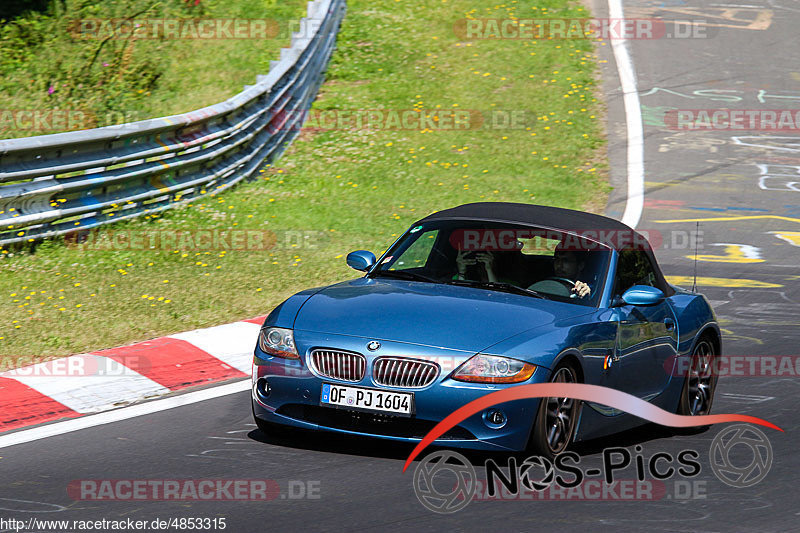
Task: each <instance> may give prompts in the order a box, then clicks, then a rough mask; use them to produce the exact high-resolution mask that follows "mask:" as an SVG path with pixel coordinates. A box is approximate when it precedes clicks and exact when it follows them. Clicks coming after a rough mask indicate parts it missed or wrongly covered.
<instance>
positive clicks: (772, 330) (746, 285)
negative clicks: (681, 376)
mask: <svg viewBox="0 0 800 533" xmlns="http://www.w3.org/2000/svg"><path fill="white" fill-rule="evenodd" d="M739 4H740V5H742V6H748V7H741V8H735V7H731V6H735V5H737V2H736V1H735V0H726V2H725V3H724V5H722V4H720V3H716V4H715V3H713V2H699V1H697V0H692V1H691V2H683V1H682V0H672V1H669V0H665V1H661V0H652V1H649V0H635V1H634V0H627V1H626V2H625V10H626V12H625V14H626V16H627V17H658V18H663V19H667V20H669V19H675V18H678V19H682V20H685V19H695V20H698V19H703V20H704V21H705V23H704V24H703V25H702V27H703V28H704V29H705V30H707V31H706V32H705V38H699V37H696V38H685V39H666V38H665V39H653V40H647V39H642V40H632V41H629V46H630V50H631V52H632V57H633V61H634V65H635V69H636V75H637V84H638V94H639V99H640V104H641V106H642V113H643V118H644V139H645V140H644V153H645V159H644V160H645V190H646V196H645V207H644V212H643V215H642V218H641V221H640V222H639V224H638V226H637V229H639V230H640V231H641V230H649V231H651V232H653V233H654V234H656V233H657V234H659V235H660V237H661V240H662V242H663V243H664V244H663V245H662V246H657V245H656V255H657V257H658V259H659V262H660V263H661V266H662V269H663V271H664V272H665V274H667V275H668V276H682V277H684V278H685V280H681V281H679V282H678V284H680V285H683V286H691V277H692V276H693V273H694V261H693V259H692V258H693V256H694V248H693V247H692V246H691V245H689V244H687V241H686V239H685V238H684V237H685V236H686V235H690V234H691V232H694V231H695V230H696V229H697V226H696V225H697V220H698V219H701V220H700V227H699V231H700V232H701V236H702V244H700V245H699V250H698V253H699V258H700V259H701V260H699V261H698V262H697V275H698V279H699V280H700V282H699V283H698V285H699V289H700V291H701V292H704V293H705V294H706V295H707V296H708V298H709V299H710V300H712V302H713V304H714V307H715V310H716V312H717V315H718V318H719V320H720V325H721V327H722V328H724V330H723V331H724V337H723V347H724V350H723V351H724V353H725V354H726V355H735V356H791V355H795V354H797V353H798V352H799V351H800V350H798V341H799V340H800V334H798V332H797V331H798V326H800V288H798V287H800V284H798V279H800V275H798V274H800V272H798V270H799V269H798V259H799V258H800V248H798V246H800V183H798V182H800V143H798V142H797V139H800V137H792V134H791V133H785V132H779V131H777V132H776V131H752V130H738V131H731V130H716V131H711V130H708V131H707V130H694V131H692V130H682V129H678V128H677V127H675V126H674V125H670V124H668V123H665V120H664V117H665V116H668V115H669V113H667V115H665V114H664V113H665V112H667V111H668V110H670V109H678V110H701V109H705V110H714V109H719V108H730V109H741V110H756V109H769V110H776V109H792V108H797V103H798V102H800V61H798V60H800V52H799V51H798V48H797V46H796V43H797V30H796V28H797V27H798V26H800V4H797V3H795V2H792V0H752V1H748V2H746V3H741V2H739ZM607 12H608V6H607V5H606V4H605V3H604V2H603V3H597V4H596V5H595V6H594V13H595V16H597V17H604V16H607ZM670 27H671V24H667V29H669V28H670ZM610 48H611V46H605V47H601V55H600V58H601V59H602V60H607V63H602V64H601V68H602V72H603V88H604V92H605V94H606V99H607V102H608V135H609V154H610V158H611V168H612V169H613V171H612V181H613V184H614V185H615V186H617V188H616V190H615V192H614V194H613V195H612V197H611V199H610V203H609V208H608V214H610V215H611V216H614V217H621V216H622V213H623V211H624V209H625V194H626V193H625V191H626V188H625V180H626V179H627V178H626V172H625V169H626V140H625V139H626V127H625V124H626V118H625V113H624V108H623V103H622V92H621V89H620V81H619V77H618V74H617V70H616V66H615V63H614V56H613V55H612V53H611V50H610ZM795 70H796V71H795ZM654 245H655V243H654ZM686 280H688V281H686ZM794 368H795V370H796V367H794ZM756 373H758V371H757V372H756ZM798 392H800V380H798V376H797V374H796V373H795V374H791V373H788V374H787V373H784V374H783V375H780V376H769V375H765V376H763V375H762V376H741V377H723V378H722V379H721V380H720V382H719V385H718V387H717V394H716V399H715V403H714V412H715V413H743V414H748V415H753V416H758V417H761V418H765V419H767V420H769V421H771V422H773V423H775V424H777V425H778V426H780V427H781V428H783V429H784V430H785V433H779V432H776V431H773V430H769V429H764V430H763V431H764V433H765V434H766V435H767V437H768V438H769V441H770V443H771V447H772V451H773V463H772V465H771V469H770V470H769V472H768V474H767V476H766V478H765V479H764V480H763V481H761V482H760V483H758V484H756V485H753V486H750V487H743V488H736V487H733V486H729V485H727V484H725V483H723V482H722V481H720V479H719V478H718V477H717V476H716V475H715V474H714V472H713V471H712V468H711V466H710V462H709V449H710V446H711V443H712V440H713V439H714V437H715V436H716V435H717V434H718V433H719V432H721V431H723V430H724V429H725V425H720V426H712V427H710V428H705V429H701V430H698V431H692V432H686V431H684V432H672V431H669V430H666V429H663V428H660V427H656V426H653V425H648V426H644V427H642V428H639V429H637V430H634V431H630V432H627V433H624V434H622V435H618V436H616V437H613V438H608V439H603V440H600V441H593V442H590V443H586V444H583V445H581V446H579V447H578V448H577V451H578V452H579V453H580V455H581V466H584V467H586V468H591V467H600V466H601V464H602V450H603V449H604V448H610V447H616V446H623V447H626V448H628V449H629V450H630V451H631V453H633V454H635V453H640V454H641V455H642V456H643V457H644V458H645V461H647V459H648V458H650V457H651V456H652V455H653V454H655V453H657V452H663V453H667V454H670V455H671V456H673V457H675V456H677V455H678V454H679V452H681V451H683V450H696V451H697V453H698V456H699V459H698V462H699V463H700V465H701V471H700V473H699V474H698V475H696V476H694V477H691V479H688V478H679V477H678V476H676V477H673V478H671V479H668V480H666V481H664V482H663V491H662V492H661V493H660V494H659V497H657V498H653V499H647V500H642V499H638V500H637V499H635V498H634V499H630V500H627V501H619V499H618V498H615V494H614V493H610V494H607V495H605V497H602V498H599V499H598V498H591V497H590V498H588V499H585V500H579V501H532V500H530V499H527V500H520V501H472V502H470V504H469V505H467V506H466V507H465V508H464V509H462V510H460V511H458V512H456V513H453V514H447V515H445V514H437V513H434V512H432V511H429V510H428V509H426V508H425V507H423V505H421V504H420V502H419V501H418V499H417V497H416V495H415V493H414V490H413V487H412V477H413V471H412V470H413V467H412V468H411V469H409V471H408V472H406V473H403V472H402V466H403V462H404V460H405V458H406V457H407V456H408V454H409V452H410V450H411V448H410V447H409V446H405V445H393V444H386V443H383V442H371V441H363V440H359V439H349V438H342V437H331V436H329V435H325V434H307V433H292V434H289V435H286V436H270V437H266V436H264V435H263V434H261V433H260V432H259V431H258V430H257V429H256V428H255V426H254V425H253V423H252V419H251V415H250V406H249V392H247V391H245V392H239V393H236V394H231V395H227V396H224V397H221V398H216V399H211V400H207V401H203V402H199V403H193V404H191V405H186V406H183V407H178V408H174V409H170V410H166V411H162V412H158V413H154V414H150V415H147V416H143V417H138V418H132V419H129V420H125V421H121V422H115V423H110V424H106V425H101V426H98V427H93V428H88V429H83V430H80V431H76V432H72V433H68V434H64V435H59V436H54V437H50V438H46V439H41V440H37V441H34V442H30V443H26V444H19V445H15V446H11V447H7V448H3V449H0V510H2V515H3V516H4V517H14V518H17V519H20V520H29V519H30V518H32V517H33V518H37V519H43V520H102V519H106V520H126V519H128V518H130V519H133V520H146V521H152V520H154V519H157V518H160V519H171V518H180V517H186V518H189V517H194V518H209V519H214V518H217V519H219V518H225V519H226V525H227V528H226V529H227V530H228V531H237V532H238V531H265V530H274V531H279V530H297V531H300V530H303V531H305V530H321V531H351V530H390V531H442V530H487V529H489V528H502V530H507V531H523V530H524V531H533V530H542V531H547V530H558V531H582V532H586V531H615V532H616V531H625V530H649V531H755V530H757V531H800V506H798V501H800V498H798V495H797V487H798V485H800V475H798V472H800V458H798V455H797V454H796V453H795V447H796V435H797V432H798V430H800V423H798V420H799V418H798V416H797V414H796V405H797V404H796V403H795V402H796V397H797V395H798ZM637 445H639V446H641V451H640V452H637V451H635V450H636V448H635V447H636V446H637ZM745 451H746V450H745ZM466 455H468V457H470V458H471V459H473V462H476V461H477V462H479V463H480V464H483V461H484V459H486V458H494V459H495V460H496V461H498V462H502V463H503V464H505V461H506V459H507V457H505V456H490V455H485V454H466ZM218 478H221V479H228V480H235V479H270V480H274V481H275V482H276V483H277V488H279V489H280V490H279V493H277V492H276V493H274V496H275V497H274V499H272V500H271V501H219V500H214V501H142V500H135V501H86V500H80V499H74V494H73V493H68V490H67V488H68V486H69V485H70V482H72V481H75V480H87V479H88V480H99V479H106V480H119V479H159V480H168V479H169V480H185V479H195V480H201V479H218ZM635 478H636V469H635V465H634V464H633V463H632V464H631V466H630V467H629V468H627V469H625V470H622V471H620V472H619V473H618V479H628V480H631V479H635ZM11 530H13V529H10V528H8V527H7V526H6V529H3V527H0V531H11ZM42 530H43V531H46V530H47V529H43V528H42ZM67 530H72V529H71V528H70V529H67ZM25 531H29V530H25Z"/></svg>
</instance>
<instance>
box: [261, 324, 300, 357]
mask: <svg viewBox="0 0 800 533" xmlns="http://www.w3.org/2000/svg"><path fill="white" fill-rule="evenodd" d="M258 347H259V348H261V351H262V352H264V353H267V354H269V355H274V356H275V357H283V358H284V359H300V356H299V355H298V354H297V348H295V345H294V333H293V332H292V330H290V329H286V328H264V329H262V330H261V333H259V335H258Z"/></svg>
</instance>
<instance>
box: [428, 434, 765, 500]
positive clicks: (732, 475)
mask: <svg viewBox="0 0 800 533" xmlns="http://www.w3.org/2000/svg"><path fill="white" fill-rule="evenodd" d="M734 448H735V449H734ZM772 459H773V452H772V445H771V444H770V442H769V439H768V438H767V436H766V435H765V434H764V433H763V432H761V431H760V430H758V429H756V428H755V427H753V426H750V425H747V424H737V425H734V426H730V427H727V428H725V429H724V430H722V431H720V432H719V433H718V434H717V435H716V436H715V437H714V439H713V440H712V442H711V446H710V448H709V462H710V463H711V469H712V470H713V472H714V474H715V475H716V477H717V478H718V479H719V480H720V481H722V482H723V483H725V484H726V485H730V486H732V487H736V488H746V487H751V486H753V485H755V484H757V483H759V482H761V481H762V480H763V479H764V478H765V477H766V476H767V473H769V470H770V468H771V467H772ZM534 470H539V471H543V475H542V476H539V477H537V476H534V475H533V473H532V471H534ZM534 478H536V479H534ZM553 479H554V470H553V464H552V463H551V462H550V461H548V460H547V459H544V458H541V457H529V458H528V459H526V460H525V461H524V462H523V463H522V464H521V465H520V469H519V481H520V483H521V484H522V485H523V486H525V487H526V488H528V489H529V490H534V491H542V490H545V489H547V488H548V487H550V485H551V484H552V483H553ZM413 482H414V492H415V493H416V495H417V499H419V501H420V503H422V505H424V506H425V507H426V508H428V509H430V510H431V511H433V512H435V513H442V514H449V513H455V512H456V511H460V510H461V509H463V508H464V507H466V506H467V505H469V502H470V501H472V499H473V497H474V496H475V492H476V490H477V488H478V478H477V474H476V471H475V467H474V466H473V465H472V463H470V462H469V460H468V459H467V458H466V457H464V456H463V455H461V454H460V453H456V452H454V451H450V450H442V451H437V452H434V453H432V454H430V455H427V456H426V457H425V458H424V459H422V460H421V461H420V462H419V463H418V464H417V466H416V468H415V469H414V480H413Z"/></svg>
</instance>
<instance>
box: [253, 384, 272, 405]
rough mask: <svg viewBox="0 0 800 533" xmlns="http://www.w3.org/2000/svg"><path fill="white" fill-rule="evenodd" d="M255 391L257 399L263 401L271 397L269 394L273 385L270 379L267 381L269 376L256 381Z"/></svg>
mask: <svg viewBox="0 0 800 533" xmlns="http://www.w3.org/2000/svg"><path fill="white" fill-rule="evenodd" d="M253 392H254V393H255V396H256V400H260V401H262V402H263V401H265V400H266V399H267V398H269V394H270V393H271V392H272V387H270V386H269V381H267V378H261V379H259V380H258V381H256V384H255V386H254V387H253Z"/></svg>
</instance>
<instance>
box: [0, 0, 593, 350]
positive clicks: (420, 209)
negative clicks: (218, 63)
mask: <svg viewBox="0 0 800 533" xmlns="http://www.w3.org/2000/svg"><path fill="white" fill-rule="evenodd" d="M466 16H471V17H476V18H507V17H512V16H514V17H519V18H524V17H527V16H552V17H557V18H564V17H586V16H588V14H587V13H586V11H585V10H584V9H583V8H582V7H580V6H579V5H577V4H571V3H567V2H566V1H565V0H539V1H532V0H515V1H511V0H509V1H508V2H507V3H505V4H503V6H493V7H492V6H489V7H486V4H485V3H483V2H480V1H479V0H437V1H429V2H424V3H422V2H399V1H394V0H392V1H385V0H384V1H380V2H376V1H374V0H351V1H350V2H349V4H348V15H347V18H346V19H345V23H344V26H343V29H342V32H341V34H340V37H339V45H338V50H337V52H336V53H335V55H334V58H333V62H332V64H331V66H330V68H329V70H328V81H327V82H326V83H325V85H324V86H323V88H322V91H321V94H320V97H319V99H318V100H317V102H316V104H315V109H316V110H319V111H325V112H326V113H333V112H334V111H337V112H340V113H343V114H345V115H347V116H352V115H353V112H354V110H376V109H383V110H409V109H419V110H424V113H425V114H433V113H434V112H436V111H439V112H445V111H448V112H450V111H453V110H476V111H480V117H483V119H484V124H483V125H482V126H481V127H480V128H478V127H476V125H477V122H475V121H472V120H471V122H470V124H471V125H472V128H471V129H455V128H453V127H451V128H444V127H442V128H426V129H422V130H420V129H415V128H414V129H387V128H385V127H384V128H378V129H366V128H361V129H356V128H353V127H343V128H341V129H338V128H334V129H330V128H328V126H329V125H330V122H326V121H325V120H320V117H319V116H317V115H315V116H312V120H311V121H310V126H319V128H318V129H313V128H309V129H307V130H305V131H304V132H303V133H302V135H301V136H300V137H299V138H298V139H297V140H296V141H295V143H294V144H293V145H292V147H291V148H290V149H289V150H288V151H287V152H286V154H285V155H284V156H283V158H282V159H281V160H280V161H279V162H278V165H277V166H275V167H270V168H264V169H262V170H261V171H260V174H259V178H258V179H257V180H254V181H253V182H250V183H246V184H242V185H240V186H238V187H236V188H235V189H234V190H232V191H229V192H225V193H223V194H221V195H219V196H216V197H209V198H207V199H205V200H202V201H197V202H195V203H194V204H193V205H191V206H189V207H186V208H181V209H176V210H174V211H171V212H167V213H164V214H163V215H160V216H151V217H146V218H145V219H141V220H138V221H133V222H128V223H121V224H118V225H115V226H113V227H111V228H109V230H110V231H114V232H125V231H130V232H133V233H132V234H140V233H141V232H147V233H148V235H155V234H158V235H161V236H163V235H172V236H174V235H175V234H176V232H177V231H182V230H199V229H202V230H231V229H237V230H241V229H245V230H253V231H262V230H266V231H270V232H274V234H275V235H277V238H278V239H277V240H278V244H277V245H276V246H274V247H273V248H271V249H268V250H265V251H247V250H222V249H219V247H214V246H207V245H206V247H204V248H200V249H183V248H182V247H181V246H178V245H177V244H175V245H173V246H174V248H173V247H170V248H168V249H159V247H158V246H157V247H156V249H153V250H124V249H123V250H91V249H87V250H83V249H80V248H79V247H74V246H72V247H71V246H67V245H65V244H64V243H63V242H57V241H53V242H46V243H43V244H42V245H40V246H39V247H38V248H37V249H36V251H35V253H34V254H30V253H27V252H26V253H23V254H19V253H6V254H5V258H4V259H2V260H0V337H3V339H2V340H0V354H8V355H26V356H27V355H37V356H38V355H42V356H55V355H63V354H67V353H76V352H84V351H89V350H96V349H100V348H105V347H110V346H115V345H120V344H124V343H128V342H134V341H139V340H144V339H148V338H152V337H156V336H159V335H164V334H169V333H174V332H178V331H184V330H188V329H192V328H199V327H207V326H212V325H217V324H221V323H225V322H230V321H234V320H239V319H243V318H248V317H253V316H257V315H263V314H266V313H267V312H269V311H270V310H271V309H272V308H273V307H274V306H275V305H276V304H278V303H279V302H280V301H281V300H282V299H284V298H286V297H287V296H289V295H290V294H292V293H294V292H296V291H298V290H301V289H303V288H308V287H313V286H320V285H323V284H327V283H331V282H335V281H339V280H344V279H348V278H353V277H355V276H356V273H355V272H354V271H352V270H350V269H348V268H347V266H346V265H345V263H344V256H345V255H346V253H347V252H349V251H351V250H353V249H359V248H366V249H370V250H373V251H375V252H380V251H381V250H383V249H385V247H386V246H388V245H389V244H390V243H391V242H392V241H393V240H394V238H395V237H396V236H398V235H399V234H400V233H401V232H403V231H404V230H405V229H406V228H407V227H408V226H409V225H410V223H412V222H413V221H414V220H416V219H418V218H422V217H423V216H425V215H427V214H428V213H430V212H432V211H436V210H440V209H443V208H447V207H451V206H454V205H458V204H461V203H466V202H473V201H483V200H487V201H488V200H491V201H516V202H533V203H541V204H550V205H559V206H563V207H570V208H578V209H586V210H592V211H601V210H602V208H603V206H604V204H605V198H606V194H607V192H608V186H607V184H606V179H605V177H604V174H605V171H606V167H605V154H604V138H603V133H602V125H601V121H600V120H599V119H600V117H601V113H602V112H603V109H602V106H601V105H600V103H599V102H597V101H596V100H595V98H596V96H597V94H598V92H599V91H598V89H597V87H596V85H595V84H596V82H595V63H596V59H595V56H594V55H593V43H592V42H590V41H587V40H538V41H533V40H477V41H464V40H461V39H460V38H459V36H458V35H457V34H456V32H454V24H455V23H456V22H457V21H458V20H459V19H463V18H465V17H466ZM203 59H204V60H212V59H213V58H212V54H206V57H204V58H203ZM255 70H257V69H256V68H255V67H254V71H255ZM498 111H501V112H502V113H498ZM514 111H524V112H525V118H524V121H523V123H522V125H521V126H520V125H519V124H518V125H517V126H518V127H514V128H510V127H506V126H502V124H500V125H497V126H496V127H492V118H491V117H493V116H494V117H503V116H505V115H504V114H503V113H505V112H508V113H511V112H514ZM492 112H495V113H494V115H493V114H492ZM384 116H386V114H384ZM477 116H478V115H477V114H470V117H477ZM315 121H316V122H315ZM487 121H488V124H487ZM286 232H292V233H286ZM306 237H307V238H306ZM212 248H213V249H212ZM0 255H1V254H0Z"/></svg>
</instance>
